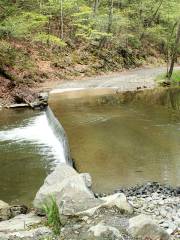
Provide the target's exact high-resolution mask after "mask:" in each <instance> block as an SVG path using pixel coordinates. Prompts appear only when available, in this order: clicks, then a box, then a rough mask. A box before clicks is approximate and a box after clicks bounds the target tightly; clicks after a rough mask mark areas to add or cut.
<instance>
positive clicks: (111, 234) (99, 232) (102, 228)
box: [88, 222, 123, 240]
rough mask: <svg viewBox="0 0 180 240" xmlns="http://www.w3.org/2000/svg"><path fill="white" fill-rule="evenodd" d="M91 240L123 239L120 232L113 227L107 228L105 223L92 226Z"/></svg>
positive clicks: (90, 231)
mask: <svg viewBox="0 0 180 240" xmlns="http://www.w3.org/2000/svg"><path fill="white" fill-rule="evenodd" d="M88 233H89V238H90V239H93V240H96V239H98V240H100V239H102V240H105V239H108V240H119V239H123V237H122V235H121V234H120V232H119V230H118V229H117V228H115V227H112V226H107V225H105V224H104V223H102V222H100V223H99V224H97V225H95V226H92V227H90V228H89V230H88Z"/></svg>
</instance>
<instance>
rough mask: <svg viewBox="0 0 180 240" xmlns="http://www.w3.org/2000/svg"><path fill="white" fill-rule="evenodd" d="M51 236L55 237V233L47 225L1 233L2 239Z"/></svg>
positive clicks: (46, 237)
mask: <svg viewBox="0 0 180 240" xmlns="http://www.w3.org/2000/svg"><path fill="white" fill-rule="evenodd" d="M50 237H53V233H52V231H51V230H50V229H49V228H47V227H38V228H35V229H31V230H27V231H19V232H13V233H0V240H43V239H44V240H46V239H50ZM51 239H53V238H51Z"/></svg>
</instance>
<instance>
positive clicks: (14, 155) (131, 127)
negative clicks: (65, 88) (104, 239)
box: [0, 89, 180, 204]
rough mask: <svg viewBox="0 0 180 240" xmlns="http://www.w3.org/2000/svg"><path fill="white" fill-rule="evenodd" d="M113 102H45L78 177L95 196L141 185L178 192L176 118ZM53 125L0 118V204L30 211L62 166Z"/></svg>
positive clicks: (74, 96)
mask: <svg viewBox="0 0 180 240" xmlns="http://www.w3.org/2000/svg"><path fill="white" fill-rule="evenodd" d="M115 94H116V90H113V89H96V90H93V89H91V90H83V91H74V92H67V93H61V94H59V93H57V94H52V95H51V96H50V106H51V108H52V110H53V111H54V113H55V115H56V116H57V117H58V119H59V121H60V122H61V123H62V125H63V127H64V128H65V130H66V132H67V135H68V139H69V143H70V148H71V154H72V157H73V158H74V159H75V162H76V167H77V169H78V170H79V171H80V172H89V173H90V174H91V175H92V178H93V190H94V191H97V192H112V191H113V190H114V189H116V188H118V187H119V186H133V185H135V184H137V183H144V182H146V181H160V182H162V183H168V184H171V185H174V186H178V185H180V116H179V111H177V110H173V109H171V108H166V107H162V106H158V105H156V104H154V103H153V104H151V106H148V105H147V104H144V103H143V102H144V100H143V99H144V97H142V99H140V102H139V103H134V102H131V101H130V102H129V99H133V98H134V97H133V96H131V97H130V98H128V101H126V98H123V99H124V100H125V101H124V100H123V101H122V97H120V98H114V96H115ZM177 95H178V94H177ZM112 96H113V97H112ZM178 96H180V95H178ZM150 98H151V96H150ZM160 98H161V100H162V97H160ZM148 101H149V100H147V98H146V102H148ZM163 102H166V101H163ZM173 105H175V106H176V104H175V103H174V102H173ZM177 106H178V105H177ZM52 124H53V123H52V122H50V123H49V121H48V119H47V115H46V113H45V112H43V111H32V110H28V109H26V110H25V109H24V110H23V109H18V110H1V111H0V199H2V200H4V201H7V202H9V203H25V204H30V203H31V202H32V200H33V198H34V196H35V194H36V192H37V191H38V189H39V187H40V186H41V184H42V183H43V181H44V178H45V177H46V176H47V174H48V173H50V172H51V171H52V170H53V168H54V167H55V166H56V165H57V164H58V163H59V162H64V155H63V151H62V150H63V149H62V144H61V142H60V141H59V138H57V136H56V135H55V133H54V131H53V130H52Z"/></svg>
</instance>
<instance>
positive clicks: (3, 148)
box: [0, 110, 65, 203]
mask: <svg viewBox="0 0 180 240" xmlns="http://www.w3.org/2000/svg"><path fill="white" fill-rule="evenodd" d="M58 162H65V157H64V151H63V146H62V144H61V142H60V140H59V139H58V138H57V137H56V136H55V135H54V133H53V130H52V128H51V127H50V126H49V122H48V119H47V116H46V113H45V112H34V111H31V110H15V111H13V110H11V111H10V110H5V111H1V112H0V199H2V200H4V201H8V202H11V201H13V202H21V203H30V202H31V201H32V200H33V197H34V196H35V194H36V192H37V190H38V188H39V187H40V185H41V184H42V182H43V180H44V178H45V176H46V175H47V173H48V172H49V171H50V169H52V168H53V167H54V166H55V165H56V164H57V163H58Z"/></svg>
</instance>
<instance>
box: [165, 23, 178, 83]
mask: <svg viewBox="0 0 180 240" xmlns="http://www.w3.org/2000/svg"><path fill="white" fill-rule="evenodd" d="M179 42H180V21H179V23H178V30H177V35H176V40H175V43H174V47H173V51H172V57H171V65H170V69H169V72H168V76H167V77H168V79H169V80H170V79H171V77H172V74H173V70H174V64H175V61H176V57H177V48H178V45H179Z"/></svg>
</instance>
